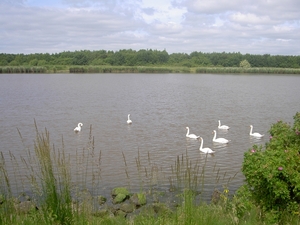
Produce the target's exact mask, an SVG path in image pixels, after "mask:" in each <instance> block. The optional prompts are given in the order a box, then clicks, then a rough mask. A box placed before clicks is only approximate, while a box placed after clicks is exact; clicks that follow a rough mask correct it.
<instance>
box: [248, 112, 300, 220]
mask: <svg viewBox="0 0 300 225" xmlns="http://www.w3.org/2000/svg"><path fill="white" fill-rule="evenodd" d="M270 135H271V136H270V140H269V142H268V143H266V144H265V148H263V147H262V146H256V145H254V146H253V148H252V149H250V150H249V151H248V152H246V153H245V155H244V162H243V168H242V171H243V173H244V175H245V177H246V182H247V184H248V187H249V190H251V194H252V196H253V198H254V200H255V202H256V204H258V205H259V206H260V207H262V209H263V210H264V212H266V213H267V214H266V215H269V216H270V215H273V216H272V219H273V220H280V219H281V216H282V215H283V212H289V213H292V214H299V204H300V160H299V159H300V113H299V112H298V113H296V115H295V116H294V125H293V127H292V126H291V125H289V124H288V123H285V122H283V121H278V122H277V123H275V124H273V125H272V126H271V129H270Z"/></svg>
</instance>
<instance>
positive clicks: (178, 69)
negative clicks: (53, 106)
mask: <svg viewBox="0 0 300 225" xmlns="http://www.w3.org/2000/svg"><path fill="white" fill-rule="evenodd" d="M0 73H198V74H205V73H212V74H228V73H229V74H232V73H233V74H300V69H299V68H277V67H276V68H275V67H250V68H243V67H185V66H107V65H103V66H71V65H51V66H43V67H41V66H39V67H38V66H0Z"/></svg>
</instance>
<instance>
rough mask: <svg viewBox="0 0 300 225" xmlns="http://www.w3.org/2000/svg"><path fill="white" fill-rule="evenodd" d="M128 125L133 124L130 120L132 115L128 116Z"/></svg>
mask: <svg viewBox="0 0 300 225" xmlns="http://www.w3.org/2000/svg"><path fill="white" fill-rule="evenodd" d="M127 124H132V121H131V119H130V114H128V119H127Z"/></svg>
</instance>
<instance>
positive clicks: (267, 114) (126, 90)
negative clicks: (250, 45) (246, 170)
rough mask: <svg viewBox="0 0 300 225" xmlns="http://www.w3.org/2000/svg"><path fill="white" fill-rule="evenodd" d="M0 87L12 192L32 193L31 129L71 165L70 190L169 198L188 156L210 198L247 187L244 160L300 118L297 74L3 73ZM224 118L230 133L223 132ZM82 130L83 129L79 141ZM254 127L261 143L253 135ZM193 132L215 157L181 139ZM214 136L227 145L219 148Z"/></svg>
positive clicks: (1, 143)
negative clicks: (155, 192)
mask: <svg viewBox="0 0 300 225" xmlns="http://www.w3.org/2000/svg"><path fill="white" fill-rule="evenodd" d="M0 83H1V89H0V111H1V117H0V123H1V129H0V151H1V152H2V153H3V155H4V158H5V159H6V167H7V170H8V173H9V177H10V180H11V185H12V188H13V189H14V190H16V192H18V191H20V189H25V190H27V189H29V187H30V182H28V178H27V177H26V174H27V173H29V171H28V169H27V168H26V166H23V165H22V161H21V160H19V159H20V158H21V157H24V158H26V157H27V156H28V153H27V152H28V149H29V150H30V151H33V152H34V150H33V149H34V147H33V146H34V141H35V137H36V132H35V125H34V121H36V124H37V127H38V129H39V131H40V132H44V129H45V128H46V129H47V130H48V131H49V133H50V140H51V143H53V144H54V147H55V149H56V150H58V151H62V150H63V151H64V152H65V154H66V155H67V156H68V157H70V160H71V162H70V167H71V174H72V178H73V182H74V185H75V184H79V185H83V186H84V184H82V183H85V184H86V185H87V187H88V188H91V189H93V190H96V192H99V193H101V192H106V191H107V192H109V191H110V189H111V188H112V187H116V186H127V185H129V186H131V188H132V189H139V188H140V187H141V186H143V187H145V186H149V185H150V186H152V187H155V188H157V189H161V190H168V188H169V187H170V184H171V183H170V180H172V179H173V177H174V173H173V172H172V169H173V170H174V167H175V162H176V160H177V159H178V157H179V158H180V159H181V157H182V156H183V155H184V156H185V157H186V156H188V158H189V159H190V160H191V162H192V163H193V165H200V167H201V168H203V167H204V166H205V182H204V189H205V191H206V193H207V194H208V195H209V194H211V191H212V189H213V188H215V187H218V188H220V187H222V185H226V184H227V183H228V180H230V183H229V189H230V190H232V191H234V190H236V189H237V188H238V187H239V186H240V185H241V184H243V179H244V177H243V175H242V173H241V165H242V162H243V156H244V152H245V151H247V150H248V149H249V148H251V147H252V146H253V145H254V144H258V145H260V144H264V143H265V142H267V141H268V139H269V134H268V130H269V129H270V126H271V125H272V124H273V123H276V122H277V121H278V120H283V121H286V122H289V123H293V116H294V115H295V114H296V112H297V111H300V104H299V103H300V88H299V87H300V76H294V75H269V74H268V75H229V74H226V75H223V74H222V75H219V74H218V75H216V74H0ZM128 114H131V117H130V118H131V120H132V121H133V123H132V124H131V125H128V124H127V123H126V121H127V115H128ZM218 120H221V122H222V124H226V125H228V126H230V129H229V131H220V130H218V128H217V127H218ZM79 122H81V123H83V127H82V131H81V132H79V133H75V132H74V131H73V129H74V128H75V127H76V126H77V124H78V123H79ZM250 125H253V126H254V132H259V133H264V134H265V136H264V137H263V138H262V139H255V138H252V137H250V136H249V131H250V127H249V126H250ZM187 126H188V127H189V128H190V132H191V133H194V134H196V135H200V136H201V137H203V140H204V144H203V145H204V147H209V148H211V149H213V150H215V151H216V152H215V153H214V154H213V155H208V156H207V157H206V155H205V154H200V151H199V146H200V141H199V140H191V139H187V138H186V136H185V135H186V127H187ZM90 128H91V129H90ZM18 130H19V131H20V133H21V135H22V138H21V137H20V136H19V133H18ZM213 130H217V137H224V138H227V139H229V140H231V142H230V143H229V144H227V145H225V146H224V145H222V146H220V145H216V144H213V142H212V138H213V134H212V132H213ZM90 131H91V132H90ZM90 135H91V137H93V141H94V144H93V145H91V144H89V140H90V139H89V137H90ZM62 139H63V144H62ZM100 154H101V156H100ZM12 155H13V156H14V157H15V158H16V160H15V159H13V157H12ZM16 161H17V162H18V168H20V169H17V170H16V169H15V168H16ZM233 178H234V179H233ZM20 180H22V183H23V184H22V186H23V187H22V188H20V186H21V185H20V184H18V182H20Z"/></svg>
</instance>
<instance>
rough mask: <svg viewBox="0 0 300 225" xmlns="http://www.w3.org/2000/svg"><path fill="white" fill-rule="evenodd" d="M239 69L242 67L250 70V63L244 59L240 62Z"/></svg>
mask: <svg viewBox="0 0 300 225" xmlns="http://www.w3.org/2000/svg"><path fill="white" fill-rule="evenodd" d="M240 67H243V68H250V67H251V65H250V63H249V62H248V61H247V59H244V60H242V61H241V62H240Z"/></svg>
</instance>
